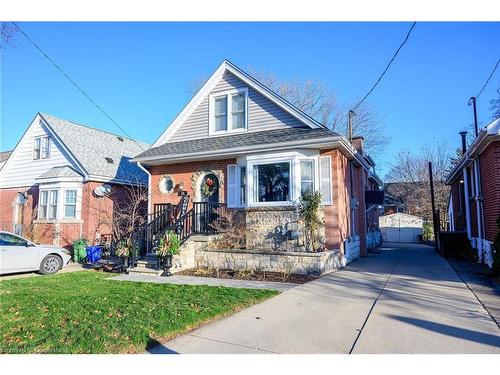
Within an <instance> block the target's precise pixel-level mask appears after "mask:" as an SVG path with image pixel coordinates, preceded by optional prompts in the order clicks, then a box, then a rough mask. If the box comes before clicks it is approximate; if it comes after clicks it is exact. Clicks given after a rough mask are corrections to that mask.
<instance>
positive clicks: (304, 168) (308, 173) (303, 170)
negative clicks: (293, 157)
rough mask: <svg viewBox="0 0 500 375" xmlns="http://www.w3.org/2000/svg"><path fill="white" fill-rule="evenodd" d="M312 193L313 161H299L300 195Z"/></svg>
mask: <svg viewBox="0 0 500 375" xmlns="http://www.w3.org/2000/svg"><path fill="white" fill-rule="evenodd" d="M312 192H314V161H313V160H301V161H300V194H301V195H303V194H305V193H312Z"/></svg>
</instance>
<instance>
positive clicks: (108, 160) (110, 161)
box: [104, 158, 114, 164]
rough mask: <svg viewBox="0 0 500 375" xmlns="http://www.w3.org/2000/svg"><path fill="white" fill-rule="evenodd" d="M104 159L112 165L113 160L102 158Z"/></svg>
mask: <svg viewBox="0 0 500 375" xmlns="http://www.w3.org/2000/svg"><path fill="white" fill-rule="evenodd" d="M104 159H106V161H107V162H108V163H109V164H113V163H114V161H113V159H111V158H104Z"/></svg>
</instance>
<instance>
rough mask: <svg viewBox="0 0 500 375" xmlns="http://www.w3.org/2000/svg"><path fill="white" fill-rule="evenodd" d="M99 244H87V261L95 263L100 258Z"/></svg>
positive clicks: (100, 249)
mask: <svg viewBox="0 0 500 375" xmlns="http://www.w3.org/2000/svg"><path fill="white" fill-rule="evenodd" d="M101 252H102V248H101V246H87V262H89V263H96V262H98V261H99V259H101Z"/></svg>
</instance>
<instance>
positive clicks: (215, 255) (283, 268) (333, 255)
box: [196, 249, 340, 276]
mask: <svg viewBox="0 0 500 375" xmlns="http://www.w3.org/2000/svg"><path fill="white" fill-rule="evenodd" d="M196 266H197V267H204V268H216V269H217V268H219V269H222V268H225V269H233V270H254V271H270V272H288V273H292V274H299V275H314V276H321V275H325V274H327V273H330V272H333V271H335V270H337V269H339V267H340V253H339V251H337V250H330V251H325V252H321V253H308V252H307V253H306V252H283V251H272V250H209V249H204V250H199V251H197V252H196Z"/></svg>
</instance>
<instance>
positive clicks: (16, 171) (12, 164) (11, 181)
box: [0, 115, 79, 188]
mask: <svg viewBox="0 0 500 375" xmlns="http://www.w3.org/2000/svg"><path fill="white" fill-rule="evenodd" d="M40 136H49V139H50V157H49V158H47V159H38V160H33V143H34V139H35V138H36V137H40ZM64 165H70V166H72V167H73V168H74V169H76V170H79V168H78V167H77V166H76V165H74V163H73V162H72V159H71V157H70V156H69V155H68V154H67V153H66V151H65V150H64V148H63V147H62V146H61V144H60V143H59V142H58V141H57V140H56V139H54V137H53V136H52V135H51V134H50V131H49V130H48V129H47V127H46V126H45V125H43V124H41V122H40V116H39V115H37V116H35V118H34V120H33V121H32V123H31V125H30V126H29V127H28V129H27V130H26V132H25V133H24V135H23V136H22V137H21V140H20V141H19V143H18V144H17V146H16V148H15V149H14V150H13V152H12V155H10V157H9V159H8V160H7V162H6V163H5V164H4V166H3V167H2V169H1V170H0V188H8V187H18V186H19V187H20V186H32V185H34V184H35V183H36V179H37V177H39V176H41V175H42V174H44V173H46V172H47V171H48V170H50V169H51V168H53V167H59V166H64Z"/></svg>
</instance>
